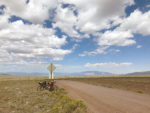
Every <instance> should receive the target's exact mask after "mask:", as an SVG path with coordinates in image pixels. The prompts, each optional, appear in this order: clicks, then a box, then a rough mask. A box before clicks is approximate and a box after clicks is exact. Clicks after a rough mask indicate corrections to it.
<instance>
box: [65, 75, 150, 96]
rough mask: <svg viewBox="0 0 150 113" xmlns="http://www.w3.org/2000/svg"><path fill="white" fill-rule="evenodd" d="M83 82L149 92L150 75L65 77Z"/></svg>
mask: <svg viewBox="0 0 150 113" xmlns="http://www.w3.org/2000/svg"><path fill="white" fill-rule="evenodd" d="M65 79H66V80H74V81H80V82H85V83H88V84H94V85H101V86H104V87H108V88H118V89H123V90H130V91H134V92H138V93H141V92H142V93H145V94H150V90H149V89H150V77H142V76H140V77H136V76H135V77H125V76H123V77H91V78H83V77H82V78H81V77H80V78H65Z"/></svg>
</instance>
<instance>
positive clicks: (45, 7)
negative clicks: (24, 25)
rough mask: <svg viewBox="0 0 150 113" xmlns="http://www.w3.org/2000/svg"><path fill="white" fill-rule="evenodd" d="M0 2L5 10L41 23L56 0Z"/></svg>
mask: <svg viewBox="0 0 150 113" xmlns="http://www.w3.org/2000/svg"><path fill="white" fill-rule="evenodd" d="M0 4H3V5H5V6H6V9H5V12H6V13H8V14H10V15H16V16H19V17H21V18H24V19H27V20H29V21H31V22H33V23H42V22H44V20H46V19H49V17H50V16H51V14H50V10H53V9H54V8H56V6H57V1H56V0H30V1H29V3H28V4H27V3H26V0H18V1H17V2H16V0H1V1H0Z"/></svg>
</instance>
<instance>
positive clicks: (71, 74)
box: [54, 71, 113, 76]
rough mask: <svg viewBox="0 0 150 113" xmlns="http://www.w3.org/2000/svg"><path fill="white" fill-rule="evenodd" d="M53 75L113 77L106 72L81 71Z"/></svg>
mask: <svg viewBox="0 0 150 113" xmlns="http://www.w3.org/2000/svg"><path fill="white" fill-rule="evenodd" d="M54 74H55V75H62V76H63V75H66V76H67V75H69V76H104V75H113V74H112V73H108V72H100V71H83V72H76V73H54Z"/></svg>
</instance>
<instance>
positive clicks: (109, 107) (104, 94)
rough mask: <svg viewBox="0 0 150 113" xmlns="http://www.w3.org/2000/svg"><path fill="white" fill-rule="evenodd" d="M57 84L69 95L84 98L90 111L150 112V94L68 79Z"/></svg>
mask: <svg viewBox="0 0 150 113" xmlns="http://www.w3.org/2000/svg"><path fill="white" fill-rule="evenodd" d="M57 85H58V86H60V87H63V88H65V89H66V90H67V91H68V95H69V96H71V97H73V98H78V99H82V100H84V102H85V103H86V104H87V106H88V113H150V95H146V94H138V93H134V92H130V91H124V90H119V89H113V88H106V87H101V86H95V85H90V84H86V83H81V82H75V81H68V80H59V81H57Z"/></svg>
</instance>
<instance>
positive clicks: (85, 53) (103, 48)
mask: <svg viewBox="0 0 150 113" xmlns="http://www.w3.org/2000/svg"><path fill="white" fill-rule="evenodd" d="M107 48H108V47H107V46H104V47H100V48H97V49H96V50H94V51H84V52H83V53H82V54H79V56H86V55H88V56H93V55H97V54H105V53H106V52H105V50H106V49H107Z"/></svg>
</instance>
